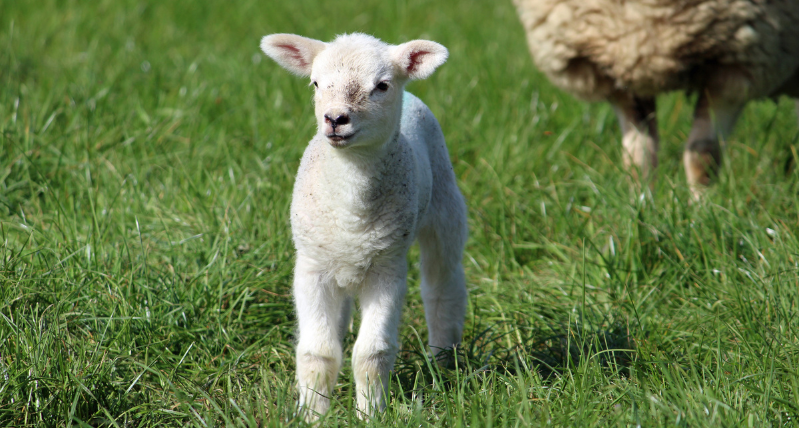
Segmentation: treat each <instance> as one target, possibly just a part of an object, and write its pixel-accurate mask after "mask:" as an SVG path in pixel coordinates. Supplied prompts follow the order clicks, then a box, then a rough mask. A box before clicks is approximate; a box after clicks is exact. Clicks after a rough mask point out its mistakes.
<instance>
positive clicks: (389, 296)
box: [352, 257, 407, 418]
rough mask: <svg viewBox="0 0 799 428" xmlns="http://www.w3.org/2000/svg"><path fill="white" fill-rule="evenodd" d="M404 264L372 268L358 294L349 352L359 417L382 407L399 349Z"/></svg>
mask: <svg viewBox="0 0 799 428" xmlns="http://www.w3.org/2000/svg"><path fill="white" fill-rule="evenodd" d="M406 276H407V262H406V261H405V258H404V257H403V259H402V260H401V262H398V263H397V264H396V265H395V266H393V267H374V268H372V272H370V274H369V275H367V277H366V281H365V282H364V285H363V289H362V291H361V294H360V302H361V312H362V316H361V327H360V330H359V331H358V339H357V340H356V341H355V347H354V349H353V351H352V366H353V372H354V374H355V390H356V394H357V400H358V410H359V411H360V415H359V416H360V417H362V418H363V417H365V416H372V415H374V414H375V413H377V412H381V411H383V409H385V407H386V399H387V397H386V394H387V393H388V384H389V372H390V371H391V368H392V367H394V360H395V359H396V357H397V351H398V350H399V340H398V336H399V322H400V315H401V313H402V303H403V300H404V298H405V291H406V289H407V285H406Z"/></svg>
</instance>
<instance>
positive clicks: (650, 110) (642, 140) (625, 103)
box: [610, 92, 659, 179]
mask: <svg viewBox="0 0 799 428" xmlns="http://www.w3.org/2000/svg"><path fill="white" fill-rule="evenodd" d="M610 103H611V105H612V106H613V109H614V110H615V111H616V116H617V117H618V118H619V125H620V126H621V133H622V145H623V146H624V153H623V159H624V166H626V167H627V168H628V169H629V170H630V171H631V172H632V174H633V176H634V177H636V178H637V171H636V170H635V167H637V168H638V170H640V171H641V175H643V177H642V178H644V179H647V178H652V177H651V174H652V170H654V169H655V168H656V167H657V165H658V146H659V138H658V127H657V117H656V114H655V98H653V97H636V96H634V95H632V94H628V93H626V92H618V93H616V94H614V95H613V96H611V97H610Z"/></svg>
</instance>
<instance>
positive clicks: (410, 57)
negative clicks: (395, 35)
mask: <svg viewBox="0 0 799 428" xmlns="http://www.w3.org/2000/svg"><path fill="white" fill-rule="evenodd" d="M392 49H393V51H392V52H391V56H392V59H393V60H394V62H395V63H396V64H397V66H398V67H399V69H400V72H401V73H403V74H405V75H406V76H408V78H410V79H411V80H418V79H426V78H427V77H429V76H430V75H431V74H433V71H435V69H436V68H438V66H440V65H441V64H443V63H444V62H445V61H446V60H447V57H448V56H449V52H447V48H445V47H444V46H441V45H439V44H438V43H436V42H431V41H429V40H412V41H410V42H408V43H403V44H401V45H398V46H394V47H393V48H392Z"/></svg>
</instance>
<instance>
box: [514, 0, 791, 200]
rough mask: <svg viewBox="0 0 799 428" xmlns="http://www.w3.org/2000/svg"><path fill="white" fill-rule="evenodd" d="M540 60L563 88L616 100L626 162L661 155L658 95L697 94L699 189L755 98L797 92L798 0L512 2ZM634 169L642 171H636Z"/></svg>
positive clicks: (689, 163)
mask: <svg viewBox="0 0 799 428" xmlns="http://www.w3.org/2000/svg"><path fill="white" fill-rule="evenodd" d="M514 3H515V5H516V8H517V11H518V13H519V16H520V18H521V21H522V24H523V25H524V28H525V31H526V33H527V42H528V45H529V48H530V52H531V53H532V56H533V59H534V61H535V63H536V65H537V66H538V68H539V69H541V71H543V72H544V73H545V74H546V75H547V76H548V77H549V79H550V80H551V81H552V82H553V83H554V84H555V85H556V86H558V87H560V88H561V89H564V90H566V91H568V92H571V93H572V94H574V95H576V96H577V97H580V98H583V99H586V100H589V101H597V100H607V101H609V102H610V103H611V104H612V106H613V108H614V110H615V111H616V115H617V116H618V119H619V123H620V125H621V130H622V134H623V136H622V143H623V146H624V151H623V157H624V162H625V165H626V166H627V167H632V166H636V167H638V169H639V170H640V171H641V173H642V175H644V176H647V175H650V174H651V171H652V169H654V168H655V167H656V166H657V163H658V155H657V151H658V140H659V139H658V132H657V123H656V119H655V96H656V95H657V94H659V93H661V92H664V91H670V90H681V89H682V90H687V91H691V92H696V93H698V100H697V105H696V108H695V111H694V123H693V127H692V129H691V133H690V135H689V136H688V141H687V142H686V145H685V152H684V154H683V163H684V166H685V172H686V175H687V178H688V184H689V185H690V186H691V189H692V192H693V193H694V196H696V197H699V195H701V193H702V192H703V190H704V189H705V188H706V186H707V185H708V184H709V183H710V182H711V179H712V177H713V176H714V175H715V174H716V172H717V170H718V166H719V164H720V162H721V147H720V144H719V140H720V139H724V138H725V137H726V136H728V135H729V133H730V132H731V131H732V128H733V125H734V124H735V121H736V119H737V117H738V115H739V114H740V112H741V110H742V109H743V107H744V106H745V104H746V103H747V102H748V101H749V100H752V99H756V98H762V97H777V96H779V95H781V94H785V95H788V96H793V97H797V96H799V2H797V1H796V0H626V1H625V0H514ZM633 173H635V171H634V170H633Z"/></svg>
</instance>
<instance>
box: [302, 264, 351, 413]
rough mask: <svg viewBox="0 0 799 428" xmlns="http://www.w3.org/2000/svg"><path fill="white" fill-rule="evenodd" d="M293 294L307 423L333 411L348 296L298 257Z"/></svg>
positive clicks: (330, 280)
mask: <svg viewBox="0 0 799 428" xmlns="http://www.w3.org/2000/svg"><path fill="white" fill-rule="evenodd" d="M293 291H294V300H295V304H296V308H297V318H298V319H299V341H298V343H297V386H298V390H299V395H300V399H299V407H300V413H301V414H302V415H303V417H304V418H305V419H306V420H315V419H316V418H317V417H318V416H319V415H321V414H323V413H325V412H326V411H327V409H328V408H329V407H330V394H331V393H332V392H333V388H334V386H335V384H336V378H337V377H338V372H339V368H340V367H341V336H340V332H339V330H340V326H341V325H342V323H343V322H342V320H341V318H342V316H343V315H344V314H343V312H345V309H346V307H345V305H346V302H347V296H345V294H344V292H343V290H342V289H341V288H340V287H338V286H337V285H336V284H335V282H334V280H333V279H330V278H326V277H325V276H324V275H321V274H320V272H319V271H318V270H317V269H314V266H313V263H312V262H310V261H308V260H306V259H305V258H303V257H302V256H298V257H297V266H296V269H295V271H294V290H293ZM346 312H348V311H346Z"/></svg>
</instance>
